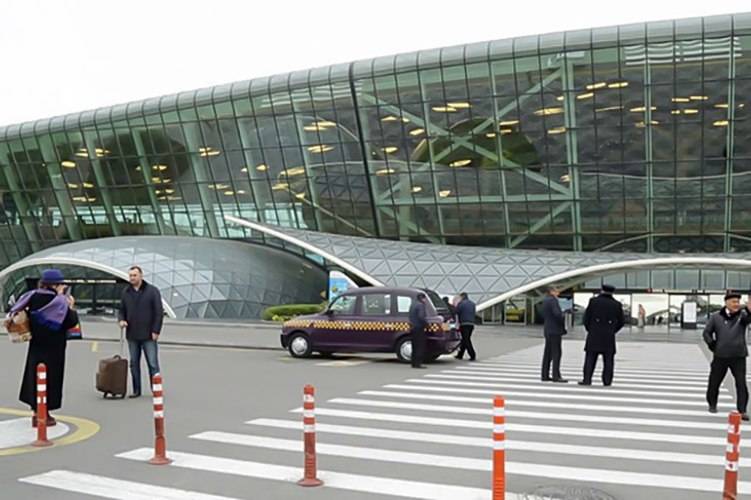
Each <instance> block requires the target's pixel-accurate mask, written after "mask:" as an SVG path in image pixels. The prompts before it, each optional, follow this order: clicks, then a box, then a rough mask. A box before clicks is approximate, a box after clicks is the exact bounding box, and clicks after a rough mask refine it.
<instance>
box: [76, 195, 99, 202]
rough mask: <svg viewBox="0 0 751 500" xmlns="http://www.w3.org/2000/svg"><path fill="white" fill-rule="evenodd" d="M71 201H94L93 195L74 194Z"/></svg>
mask: <svg viewBox="0 0 751 500" xmlns="http://www.w3.org/2000/svg"><path fill="white" fill-rule="evenodd" d="M73 201H80V202H81V203H91V202H94V201H96V198H94V197H93V196H74V197H73Z"/></svg>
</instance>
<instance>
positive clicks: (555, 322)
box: [541, 286, 568, 384]
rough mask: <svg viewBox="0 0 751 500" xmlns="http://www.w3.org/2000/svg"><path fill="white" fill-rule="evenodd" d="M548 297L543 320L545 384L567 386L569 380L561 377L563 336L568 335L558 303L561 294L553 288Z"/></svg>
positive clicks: (545, 300)
mask: <svg viewBox="0 0 751 500" xmlns="http://www.w3.org/2000/svg"><path fill="white" fill-rule="evenodd" d="M547 292H548V293H547V295H545V298H544V299H542V318H543V321H544V325H543V334H544V335H545V351H544V353H543V356H542V377H541V380H542V381H543V382H549V381H551V380H552V381H553V382H558V383H562V384H565V383H567V382H568V380H566V379H564V378H563V377H562V376H561V355H562V354H563V352H562V351H563V346H562V344H563V336H564V335H566V325H565V322H564V316H563V311H561V305H560V304H559V303H558V295H559V294H560V293H561V292H560V290H558V289H557V288H556V287H554V286H551V287H549V288H548V290H547ZM551 363H552V364H553V377H552V378H551V377H550V364H551Z"/></svg>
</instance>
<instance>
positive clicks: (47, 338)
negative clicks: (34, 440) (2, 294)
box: [11, 269, 78, 427]
mask: <svg viewBox="0 0 751 500" xmlns="http://www.w3.org/2000/svg"><path fill="white" fill-rule="evenodd" d="M65 291H66V287H65V285H64V278H63V273H62V272H61V271H60V270H59V269H46V270H45V271H43V272H42V277H41V279H40V281H39V288H38V289H36V290H32V291H30V292H27V293H26V294H24V295H23V296H22V297H21V298H20V299H19V300H18V302H17V303H16V304H15V305H14V306H13V308H12V309H11V315H12V314H14V313H16V312H18V311H21V310H26V311H27V313H28V315H29V321H30V324H31V341H30V343H29V351H28V353H27V356H26V369H25V370H24V374H23V381H22V383H21V395H20V396H19V399H20V400H21V401H22V402H24V403H26V404H27V405H29V406H30V407H31V409H32V410H34V412H35V414H34V416H33V417H32V425H33V426H34V427H36V424H37V417H38V415H36V376H37V375H36V370H37V365H38V364H39V363H44V364H45V365H47V411H48V413H47V415H44V416H41V417H42V418H46V419H47V426H48V427H49V426H53V425H55V424H56V423H57V422H56V421H55V419H54V418H53V417H52V416H51V415H50V414H49V411H50V410H57V409H59V408H60V407H61V406H62V401H63V373H64V372H65V347H66V344H67V339H66V332H67V331H68V330H69V329H71V328H73V327H74V326H76V325H77V324H78V313H77V312H76V311H75V310H74V309H73V306H74V305H75V300H74V299H73V297H71V296H70V295H65Z"/></svg>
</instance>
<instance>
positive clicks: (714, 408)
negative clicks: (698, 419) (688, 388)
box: [709, 406, 717, 413]
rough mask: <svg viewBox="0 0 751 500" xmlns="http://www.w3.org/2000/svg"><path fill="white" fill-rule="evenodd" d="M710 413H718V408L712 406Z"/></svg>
mask: <svg viewBox="0 0 751 500" xmlns="http://www.w3.org/2000/svg"><path fill="white" fill-rule="evenodd" d="M709 413H717V407H716V406H710V407H709Z"/></svg>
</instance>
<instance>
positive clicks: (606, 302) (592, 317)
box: [579, 285, 625, 387]
mask: <svg viewBox="0 0 751 500" xmlns="http://www.w3.org/2000/svg"><path fill="white" fill-rule="evenodd" d="M614 292H615V287H614V286H611V285H602V292H601V293H600V294H599V295H598V296H597V297H593V298H591V299H590V300H589V305H587V310H586V311H584V328H585V329H586V330H587V341H586V343H585V344H584V350H585V351H586V357H585V359H584V379H583V380H582V381H581V382H579V385H592V374H593V373H594V371H595V365H597V358H598V357H599V356H600V354H602V361H603V363H604V367H603V369H602V383H603V385H604V386H605V387H608V386H610V384H612V383H613V370H614V365H615V335H616V333H618V331H619V330H620V329H621V328H623V325H624V324H625V319H624V317H623V305H622V304H621V303H620V302H619V301H618V300H616V299H615V297H613V293H614Z"/></svg>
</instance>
